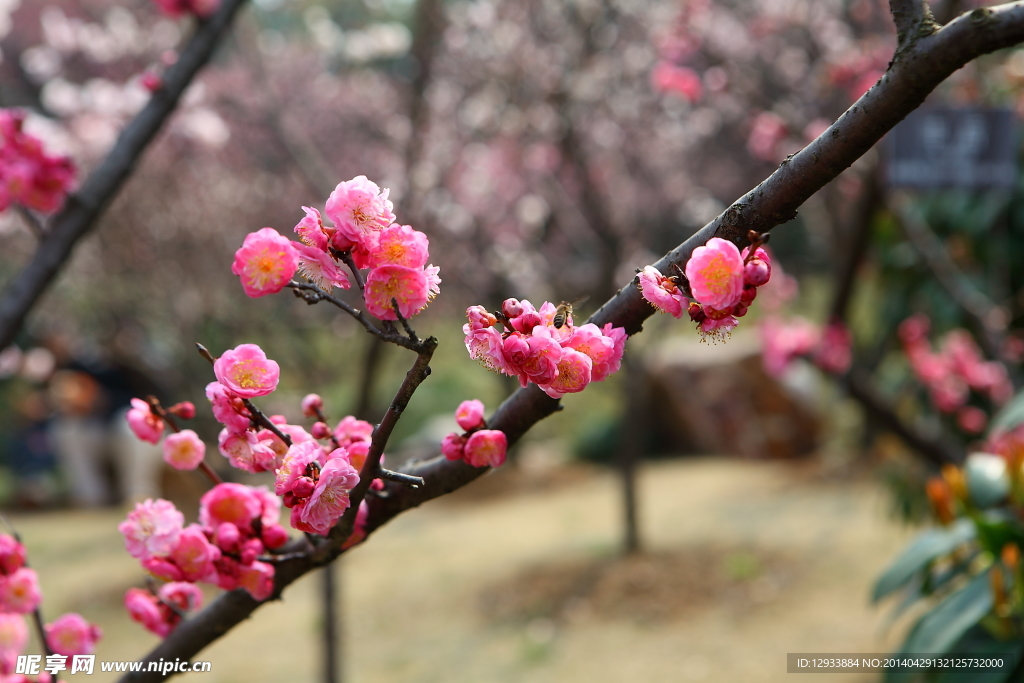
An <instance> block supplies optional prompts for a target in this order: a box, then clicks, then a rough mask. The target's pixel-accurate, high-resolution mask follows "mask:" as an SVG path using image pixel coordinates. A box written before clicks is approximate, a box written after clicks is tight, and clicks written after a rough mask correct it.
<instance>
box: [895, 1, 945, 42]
mask: <svg viewBox="0 0 1024 683" xmlns="http://www.w3.org/2000/svg"><path fill="white" fill-rule="evenodd" d="M889 11H890V12H892V19H893V23H895V24H896V41H897V48H896V52H897V53H899V52H901V51H902V50H903V49H904V48H906V47H907V46H908V45H909V44H910V43H912V42H913V41H914V39H915V38H917V37H921V36H928V35H931V34H932V33H935V31H937V30H938V28H939V25H938V24H937V23H935V19H934V18H933V17H932V10H931V8H930V7H929V6H928V2H927V0H889Z"/></svg>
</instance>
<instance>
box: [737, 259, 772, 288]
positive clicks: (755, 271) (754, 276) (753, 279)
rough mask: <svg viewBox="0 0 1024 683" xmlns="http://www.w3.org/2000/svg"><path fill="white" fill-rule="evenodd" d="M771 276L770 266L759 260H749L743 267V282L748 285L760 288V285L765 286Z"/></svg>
mask: <svg viewBox="0 0 1024 683" xmlns="http://www.w3.org/2000/svg"><path fill="white" fill-rule="evenodd" d="M771 276H772V269H771V266H769V265H768V264H767V263H766V262H765V261H762V260H761V259H759V258H753V259H750V260H749V261H747V263H746V265H745V266H743V280H744V281H745V282H746V283H747V284H748V285H753V286H755V287H760V286H761V285H764V284H767V283H768V280H769V279H770V278H771Z"/></svg>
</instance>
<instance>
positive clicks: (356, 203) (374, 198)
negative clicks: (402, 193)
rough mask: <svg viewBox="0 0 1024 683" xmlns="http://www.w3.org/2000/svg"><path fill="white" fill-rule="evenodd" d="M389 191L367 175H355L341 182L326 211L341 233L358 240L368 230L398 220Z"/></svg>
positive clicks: (339, 233)
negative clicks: (389, 198)
mask: <svg viewBox="0 0 1024 683" xmlns="http://www.w3.org/2000/svg"><path fill="white" fill-rule="evenodd" d="M389 192H390V191H389V190H388V189H387V188H384V190H383V191H382V190H381V189H380V188H379V187H377V184H376V183H374V182H372V181H370V180H368V179H367V178H366V176H356V177H355V178H353V179H352V180H346V181H345V182H342V183H338V186H337V187H336V188H334V192H332V193H331V196H330V198H329V199H328V200H327V205H326V207H325V208H324V212H325V213H326V214H327V217H328V218H330V219H331V221H333V222H334V225H335V228H336V229H337V234H338V235H341V236H344V237H345V238H347V239H348V240H350V241H351V242H353V243H356V244H358V243H360V242H361V241H362V240H363V239H364V237H365V235H366V234H367V233H370V232H379V231H381V230H383V229H384V228H386V227H388V226H389V225H391V224H392V223H394V222H395V214H394V213H393V211H392V209H393V208H394V206H393V205H392V203H391V202H390V201H389V200H388V193H389Z"/></svg>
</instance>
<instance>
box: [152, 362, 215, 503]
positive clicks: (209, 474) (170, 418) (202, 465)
mask: <svg viewBox="0 0 1024 683" xmlns="http://www.w3.org/2000/svg"><path fill="white" fill-rule="evenodd" d="M199 346H200V347H201V348H202V349H203V351H206V347H203V346H202V345H201V344H200V345H199ZM209 353H210V352H209V351H206V354H207V355H209ZM204 357H205V356H204ZM211 357H212V356H211ZM146 403H148V404H149V409H150V410H151V411H152V412H153V413H154V414H155V415H158V416H159V417H160V419H162V420H163V421H164V422H166V423H167V426H168V427H170V428H171V431H172V432H174V433H175V434H177V433H178V432H180V431H181V428H180V427H179V426H178V422H177V421H176V420H175V419H174V415H172V414H171V413H170V411H168V410H167V409H166V408H164V407H163V405H161V403H160V399H158V398H157V397H156V396H147V397H146ZM199 470H200V471H201V472H202V473H203V474H205V475H206V478H207V479H209V480H210V481H211V482H212V483H213V485H214V486H216V485H217V484H223V483H224V480H223V479H221V478H220V475H219V474H217V473H216V472H214V471H213V468H212V467H210V466H209V465H208V464H206V461H205V460H200V461H199Z"/></svg>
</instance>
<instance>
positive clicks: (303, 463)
mask: <svg viewBox="0 0 1024 683" xmlns="http://www.w3.org/2000/svg"><path fill="white" fill-rule="evenodd" d="M323 457H324V449H323V448H321V447H320V444H318V443H316V442H315V441H309V442H305V443H300V444H293V445H292V447H291V448H289V449H288V454H287V455H286V456H285V457H284V461H283V462H282V463H281V466H280V467H279V468H278V469H277V473H276V475H275V481H274V493H276V494H277V495H279V496H283V495H285V494H286V493H289V492H293V493H294V492H295V487H296V486H304V484H303V483H302V482H300V479H304V478H305V479H310V475H309V474H308V473H309V471H310V465H313V464H314V463H317V464H319V463H320V460H321V459H323ZM310 481H312V480H311V479H310ZM307 496H309V493H305V495H301V496H299V497H301V498H305V497H307ZM289 507H290V506H289Z"/></svg>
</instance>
